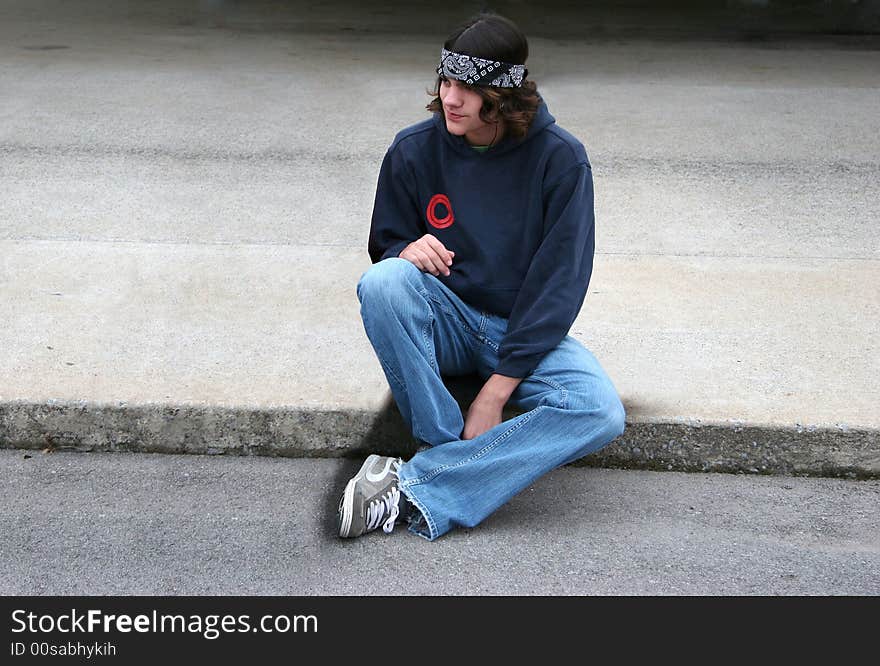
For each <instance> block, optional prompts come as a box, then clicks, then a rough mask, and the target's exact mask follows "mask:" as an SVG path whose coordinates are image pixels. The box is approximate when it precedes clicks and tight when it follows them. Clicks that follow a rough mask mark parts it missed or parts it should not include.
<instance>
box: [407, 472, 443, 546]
mask: <svg viewBox="0 0 880 666" xmlns="http://www.w3.org/2000/svg"><path fill="white" fill-rule="evenodd" d="M405 484H408V482H406V481H402V480H401V481H400V482H399V483H398V488H399V490H400V492H402V493H403V494H404V495H406V498H407V499H408V500H409V501H410V502H412V504H413V506H414V507H415V508H416V510H417V513H418V515H416V516H413V517H411V518H410V521H409V531H410V532H412V533H413V534H417V535H419V536H420V537H422V538H423V539H427V540H428V541H433V540H434V539H436V538H437V537H438V536H439V535H438V534H437V526H436V524H435V523H434V519H433V518H432V517H431V512H430V511H428V509H427V508H426V507H425V505H424V503H422V500H420V499H419V498H418V497H417V496H416V495H415V493H414V492H413V489H412V487H411V486H410V485H405Z"/></svg>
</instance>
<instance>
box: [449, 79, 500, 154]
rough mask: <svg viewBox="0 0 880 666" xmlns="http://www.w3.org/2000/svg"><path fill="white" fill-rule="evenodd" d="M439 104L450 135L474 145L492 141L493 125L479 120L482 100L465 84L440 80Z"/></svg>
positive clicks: (453, 80) (450, 80)
mask: <svg viewBox="0 0 880 666" xmlns="http://www.w3.org/2000/svg"><path fill="white" fill-rule="evenodd" d="M440 102H441V103H442V104H443V115H444V116H445V117H446V129H447V130H449V133H450V134H456V135H458V136H462V135H464V137H465V138H466V139H467V140H468V141H469V142H470V143H472V144H474V145H486V144H489V143H490V142H491V141H492V138H493V136H494V135H495V132H496V127H495V123H487V122H484V121H483V120H482V118H480V109H482V108H483V98H482V97H480V95H479V94H477V93H476V92H474V91H473V90H471V89H470V88H469V87H468V86H467V84H465V83H462V82H461V81H457V80H456V79H447V78H444V79H442V80H441V82H440ZM496 138H497V137H496Z"/></svg>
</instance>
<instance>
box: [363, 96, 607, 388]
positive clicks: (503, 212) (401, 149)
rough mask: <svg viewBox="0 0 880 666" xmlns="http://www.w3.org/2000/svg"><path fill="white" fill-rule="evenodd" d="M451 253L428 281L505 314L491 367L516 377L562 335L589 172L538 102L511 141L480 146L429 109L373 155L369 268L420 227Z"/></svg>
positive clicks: (588, 210) (589, 194)
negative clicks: (442, 270) (377, 158)
mask: <svg viewBox="0 0 880 666" xmlns="http://www.w3.org/2000/svg"><path fill="white" fill-rule="evenodd" d="M427 233H430V234H433V235H434V236H436V237H437V238H438V239H439V240H440V242H442V243H443V245H444V246H445V247H446V248H447V249H448V250H452V251H453V252H455V257H454V258H453V260H452V266H450V271H451V273H450V275H449V276H448V277H444V276H443V275H440V276H439V279H440V280H441V281H442V282H443V283H444V284H446V285H447V286H448V287H449V288H450V289H451V290H452V291H453V292H455V293H456V294H457V295H458V296H459V297H460V298H461V299H462V300H463V301H464V302H466V303H468V304H469V305H471V306H473V307H475V308H478V309H480V310H484V311H487V312H491V313H494V314H497V315H501V316H503V317H506V318H508V327H507V333H506V334H505V336H504V338H503V340H502V341H501V349H500V360H499V364H498V367H497V368H496V370H495V371H496V372H497V373H498V374H501V375H506V376H508V377H526V376H528V375H529V374H530V373H531V372H532V370H534V368H535V366H537V365H538V363H539V362H540V361H541V359H542V358H543V357H544V355H545V354H546V353H547V352H548V351H550V350H551V349H553V348H554V347H556V345H558V344H559V343H560V342H561V341H562V339H563V338H564V337H565V336H566V335H567V334H568V331H569V329H570V328H571V325H572V323H573V322H574V319H575V317H577V314H578V312H579V311H580V309H581V305H582V304H583V301H584V296H585V295H586V292H587V285H588V284H589V281H590V274H591V273H592V269H593V250H594V217H593V178H592V171H591V169H590V163H589V160H588V159H587V154H586V151H585V150H584V147H583V145H582V144H581V143H580V141H578V140H577V139H576V138H575V137H573V136H572V135H571V134H569V133H568V132H566V131H565V130H564V129H562V128H561V127H559V126H558V125H557V124H556V120H555V119H554V118H553V116H552V115H550V112H549V111H548V109H547V106H546V104H544V103H541V105H540V106H539V108H538V112H537V114H536V116H535V118H534V120H533V121H532V124H531V126H530V127H529V131H528V134H527V135H526V137H525V138H523V139H515V138H512V137H505V138H504V139H503V140H502V141H500V142H499V143H498V144H497V145H495V146H493V147H492V148H490V149H489V150H487V151H486V152H478V151H476V150H474V149H473V148H472V147H471V146H470V145H468V143H467V141H465V139H464V137H462V136H456V135H454V134H450V133H449V131H448V130H447V129H446V123H445V121H444V119H443V117H442V115H441V114H439V113H435V114H434V117H433V118H429V119H427V120H425V121H423V122H420V123H418V124H416V125H413V126H411V127H408V128H406V129H404V130H402V131H401V132H399V133H398V134H397V136H396V137H395V139H394V142H393V143H392V144H391V147H390V148H389V149H388V152H387V153H386V155H385V159H384V160H383V162H382V168H381V170H380V172H379V182H378V186H377V188H376V201H375V205H374V207H373V217H372V222H371V226H370V238H369V252H370V259H371V260H372V261H373V263H376V262H378V261H381V260H383V259H387V258H389V257H396V256H398V255H399V254H400V252H401V251H402V250H403V249H404V248H405V247H406V246H407V245H408V244H409V243H411V242H412V241H415V240H418V239H419V238H421V237H422V236H424V235H425V234H427Z"/></svg>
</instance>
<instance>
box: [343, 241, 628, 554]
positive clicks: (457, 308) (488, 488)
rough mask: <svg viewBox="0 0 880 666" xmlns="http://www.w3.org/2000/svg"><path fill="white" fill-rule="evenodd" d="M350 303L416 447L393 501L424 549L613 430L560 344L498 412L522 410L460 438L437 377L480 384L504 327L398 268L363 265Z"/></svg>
mask: <svg viewBox="0 0 880 666" xmlns="http://www.w3.org/2000/svg"><path fill="white" fill-rule="evenodd" d="M357 293H358V299H359V300H360V302H361V317H362V318H363V322H364V328H365V330H366V332H367V336H368V337H369V339H370V342H371V343H372V345H373V348H374V349H375V351H376V355H377V356H378V357H379V362H380V363H381V364H382V369H383V370H384V371H385V376H386V378H387V379H388V383H389V385H390V386H391V392H392V394H393V396H394V399H395V401H396V402H397V406H398V408H399V409H400V413H401V415H402V416H403V418H404V420H405V421H406V423H407V424H408V425H409V427H410V428H411V429H412V432H413V435H414V436H415V437H416V438H417V439H419V440H420V441H421V442H422V443H423V444H426V445H427V447H424V448H423V449H421V450H420V451H419V452H418V453H416V454H415V455H414V456H413V457H412V458H411V459H410V460H409V461H408V462H406V463H404V464H403V465H402V466H401V468H400V491H401V492H402V493H403V494H404V495H405V496H406V497H407V498H408V499H409V500H410V501H411V502H412V503H413V504H414V505H415V506H416V507H417V508H418V510H419V511H420V512H421V516H418V517H417V518H416V519H415V520H413V521H412V522H411V523H410V530H411V531H412V532H414V533H416V534H418V535H420V536H423V537H425V538H426V539H428V540H431V541H433V540H434V539H436V538H437V537H439V536H441V535H443V534H445V533H446V532H448V531H449V530H451V529H452V528H454V527H457V526H460V527H473V526H475V525H477V524H478V523H480V522H481V521H482V520H484V519H485V518H486V517H488V516H489V515H490V514H491V513H492V512H493V511H495V510H496V509H498V508H499V507H500V506H502V505H503V504H505V503H506V502H507V501H508V500H510V498H512V497H513V496H514V495H515V494H517V493H518V492H520V491H521V490H524V489H525V488H527V487H528V486H529V485H530V484H532V483H533V482H534V481H535V480H536V479H538V478H539V477H540V476H542V475H544V474H546V473H547V472H549V471H550V470H552V469H554V468H555V467H558V466H560V465H564V464H566V463H569V462H571V461H573V460H577V459H578V458H581V457H583V456H585V455H587V454H589V453H592V452H594V451H596V450H598V449H600V448H601V447H603V446H605V445H606V444H608V443H609V442H610V441H611V440H613V439H614V438H615V437H617V436H618V435H620V434H621V433H622V432H623V427H624V410H623V405H622V404H621V402H620V398H619V397H618V395H617V392H616V391H615V389H614V386H613V385H612V383H611V380H610V379H609V378H608V376H607V375H606V374H605V372H604V371H603V370H602V368H601V367H600V366H599V363H598V361H597V360H596V358H595V357H594V356H593V355H592V354H591V353H590V352H589V351H587V349H585V348H584V347H583V345H581V344H580V343H579V342H578V341H577V340H575V339H574V338H572V337H571V336H567V337H566V338H565V339H564V340H563V341H562V342H561V343H559V345H558V346H557V347H556V348H555V349H553V350H551V351H550V352H548V353H547V354H546V356H544V358H543V359H542V360H541V362H540V363H539V364H538V366H537V367H536V368H535V370H534V371H533V372H532V374H531V375H529V376H528V377H527V378H525V379H524V380H523V381H522V382H521V383H520V385H519V386H518V387H517V389H516V391H515V392H514V393H513V395H512V396H511V399H510V402H509V403H508V404H511V403H512V404H513V405H514V406H515V407H518V408H519V409H524V410H528V411H526V412H525V413H523V414H520V415H519V416H516V417H514V418H512V419H509V420H507V421H504V422H502V423H500V424H498V425H497V426H495V427H494V428H492V429H491V430H488V431H487V432H485V433H483V434H482V435H480V436H479V437H475V438H473V439H469V440H463V439H461V434H462V430H463V429H464V419H463V417H462V412H461V409H460V408H459V405H458V403H457V402H456V400H455V398H453V397H452V395H451V394H450V393H449V390H448V389H447V388H446V386H445V384H444V383H443V379H442V376H441V375H448V376H454V375H464V374H470V373H474V372H476V373H477V374H478V375H479V376H480V377H481V378H482V379H484V380H485V379H487V378H488V377H489V376H490V375H491V374H492V373H493V371H494V370H495V367H496V366H497V364H498V347H499V344H500V342H501V339H502V337H503V336H504V332H505V331H506V329H507V319H505V318H504V317H500V316H497V315H493V314H490V313H487V312H482V311H480V310H477V309H475V308H472V307H471V306H469V305H467V304H466V303H464V302H463V301H462V300H461V299H460V298H458V296H456V295H455V294H454V293H453V292H452V291H451V290H450V289H449V288H448V287H446V285H444V284H443V283H442V282H441V281H440V280H439V279H437V278H436V277H434V276H433V275H430V274H429V273H423V272H422V271H420V270H419V269H418V268H416V267H415V266H414V265H413V264H411V263H410V262H408V261H406V260H405V259H400V258H392V259H385V260H384V261H380V262H379V263H377V264H374V265H373V266H372V267H371V268H370V269H369V270H368V271H367V272H366V273H364V274H363V276H362V277H361V279H360V281H359V282H358V287H357Z"/></svg>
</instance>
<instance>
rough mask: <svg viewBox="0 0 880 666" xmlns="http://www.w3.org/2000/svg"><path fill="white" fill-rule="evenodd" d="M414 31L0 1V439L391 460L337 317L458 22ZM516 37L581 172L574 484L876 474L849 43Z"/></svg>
mask: <svg viewBox="0 0 880 666" xmlns="http://www.w3.org/2000/svg"><path fill="white" fill-rule="evenodd" d="M42 6H43V7H44V8H45V7H54V8H55V9H57V8H58V7H60V5H53V3H43V5H42ZM408 11H410V12H412V13H413V14H412V18H413V21H414V24H417V25H418V26H420V28H419V30H414V31H412V32H407V31H402V30H401V29H399V28H396V27H393V26H392V27H390V28H389V27H388V26H385V28H384V29H383V30H377V29H376V24H374V23H370V22H369V21H366V23H363V24H361V25H360V28H358V29H351V26H345V25H341V24H340V23H339V22H338V21H337V22H333V21H330V20H329V19H328V20H327V21H323V20H321V21H318V22H317V23H316V22H314V21H313V22H311V23H309V22H308V21H304V22H300V23H296V22H295V21H294V22H288V23H285V22H284V21H281V22H280V23H276V24H273V23H272V22H271V20H270V19H269V18H267V17H266V16H265V15H264V16H262V18H260V17H258V19H260V20H257V19H254V20H250V21H243V20H240V21H239V22H238V24H235V22H232V23H230V24H227V25H218V24H216V23H211V22H204V21H201V20H190V19H189V18H187V16H185V15H184V14H181V13H180V12H181V10H180V9H179V8H174V7H173V6H172V5H171V3H169V4H168V5H163V4H162V3H153V4H151V5H149V6H145V7H142V8H140V9H139V12H138V13H137V14H131V15H124V16H123V15H118V14H117V15H115V16H114V15H112V14H108V13H106V12H104V13H102V12H98V11H97V10H95V11H91V12H90V11H86V12H82V13H79V14H77V15H68V14H64V13H62V14H61V16H62V17H63V20H60V19H58V18H57V16H55V15H54V14H52V13H51V12H48V11H46V12H45V13H43V14H35V10H34V9H33V6H32V5H29V4H28V3H5V4H4V6H3V8H2V9H0V18H2V20H0V59H2V61H3V63H4V67H3V68H2V69H0V91H2V94H3V99H4V104H3V105H2V107H0V182H2V183H3V196H2V198H0V349H3V352H4V353H3V354H2V355H0V445H2V446H7V447H30V448H45V447H47V446H48V447H52V448H75V449H86V450H126V451H160V450H161V451H180V452H209V453H222V452H243V453H272V454H280V455H311V456H325V455H345V454H354V453H357V452H359V451H361V450H366V449H369V448H377V447H378V448H385V449H387V450H406V448H407V447H408V446H410V445H411V442H408V441H407V436H406V433H405V432H404V431H403V429H402V427H401V424H400V422H399V417H396V415H395V414H394V413H393V409H391V408H389V402H388V399H389V395H388V391H387V388H386V385H385V380H384V377H383V376H382V373H381V370H380V368H379V366H378V363H377V362H376V361H375V359H374V357H373V356H372V352H371V350H370V348H369V344H368V342H367V340H366V338H365V336H364V335H363V332H362V329H361V326H360V321H359V318H358V314H357V301H356V298H355V295H354V285H355V283H356V281H357V278H358V276H359V275H360V273H361V272H362V271H363V270H364V269H365V268H366V267H367V266H368V265H369V262H368V259H367V257H366V253H365V244H366V234H367V230H368V220H369V213H370V208H371V203H372V194H373V188H374V186H375V177H376V174H377V172H378V166H379V162H380V160H381V157H382V154H383V152H384V150H385V148H386V147H387V145H388V144H389V143H390V141H391V139H392V138H393V135H394V133H395V132H396V131H397V130H398V129H399V128H401V127H403V126H405V125H407V124H409V123H412V122H415V121H417V120H419V119H421V118H422V117H424V111H423V108H422V107H423V105H424V103H425V102H426V101H427V96H425V95H424V94H423V91H424V89H425V88H426V87H427V86H428V85H429V84H430V83H431V72H432V68H433V66H434V61H435V59H436V53H437V51H438V49H439V44H440V40H441V39H442V37H443V36H444V35H445V34H446V33H447V32H448V30H449V29H450V28H451V27H452V25H454V23H455V22H456V21H457V20H458V18H457V17H456V18H455V19H454V20H452V18H451V17H450V22H449V25H445V24H444V25H437V26H436V29H435V28H434V24H433V23H432V22H431V21H429V20H428V18H429V17H426V15H425V14H424V12H426V11H429V10H427V9H420V8H411V9H409V10H408ZM420 12H421V13H420ZM50 16H55V18H54V19H53V18H49V17H50ZM547 21H549V22H550V24H547ZM552 21H553V17H552V16H551V17H548V18H546V19H544V23H542V31H541V34H542V35H548V34H553V33H552V27H553V26H552ZM559 23H560V24H561V23H562V21H561V20H559ZM395 25H396V24H395ZM525 27H526V28H527V27H528V26H525ZM531 43H532V57H531V60H530V71H531V73H532V76H533V77H534V78H535V79H536V80H537V81H538V82H539V86H540V89H541V91H542V92H543V94H544V96H545V98H546V99H547V101H548V104H549V106H550V109H551V111H552V112H553V113H554V114H555V115H556V116H557V118H558V120H559V122H560V124H561V125H563V126H564V127H566V128H567V129H569V130H570V131H572V132H573V133H574V134H575V135H577V136H579V137H580V138H581V139H582V140H583V141H584V143H585V145H586V147H587V150H588V153H589V154H590V156H591V160H592V162H593V167H594V177H595V184H596V193H597V219H598V222H597V224H598V226H597V258H596V269H595V274H594V278H593V281H592V283H591V286H590V293H589V294H588V297H587V300H586V303H585V306H584V309H583V310H582V312H581V315H580V317H579V318H578V321H577V322H576V324H575V326H574V327H573V329H572V334H573V335H575V336H576V337H578V338H579V339H580V340H582V341H583V342H584V343H585V344H586V345H587V346H588V347H590V348H591V349H592V350H593V351H594V352H595V353H596V354H597V356H598V357H599V358H600V360H601V361H602V363H603V365H604V366H605V367H606V368H607V369H608V371H609V374H610V375H611V377H612V378H613V379H614V381H615V383H616V385H617V387H618V389H619V391H620V393H621V395H622V397H623V399H624V402H625V404H626V405H627V409H628V428H627V433H626V434H625V435H624V437H623V438H621V440H619V441H618V442H617V443H616V444H615V445H613V446H612V447H609V449H607V450H606V451H605V452H604V454H602V455H603V456H605V457H602V456H598V457H596V458H595V459H594V461H593V462H596V463H599V464H609V465H623V466H633V467H647V468H653V469H682V470H725V471H738V470H739V471H751V472H763V473H767V472H781V473H789V474H790V473H799V474H822V475H841V476H847V475H848V476H858V477H877V476H878V475H880V444H878V440H877V429H878V427H880V422H878V421H880V418H878V417H880V413H878V409H877V405H878V404H880V389H878V383H877V381H876V377H877V375H878V370H880V364H878V358H880V355H878V349H877V343H876V336H875V334H874V329H875V328H876V322H877V321H878V320H880V316H878V315H880V290H878V285H880V262H878V257H880V245H878V240H877V234H876V233H875V227H876V223H877V222H878V221H880V204H878V197H877V196H876V189H877V183H878V182H880V163H878V159H877V155H878V154H880V131H878V130H880V120H878V119H880V95H878V94H877V93H878V87H880V73H878V72H880V67H877V65H878V62H880V56H878V53H880V52H878V51H877V50H875V48H874V46H873V45H872V42H870V40H868V41H865V40H864V39H863V40H861V41H859V42H856V43H848V42H846V43H842V42H841V41H840V39H834V40H823V39H822V38H820V37H816V38H814V39H812V41H810V40H806V39H803V38H799V39H796V40H792V41H785V40H783V41H775V42H769V43H742V42H731V41H717V40H716V41H711V40H706V41H688V40H673V41H663V40H651V39H635V38H632V37H625V38H620V39H609V38H607V36H606V37H603V38H601V39H600V38H595V37H590V36H589V35H587V36H586V37H585V38H580V39H577V38H573V37H572V36H571V35H570V34H568V35H566V36H565V37H564V38H553V37H548V36H542V37H536V38H534V39H533V40H532V42H531Z"/></svg>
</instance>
